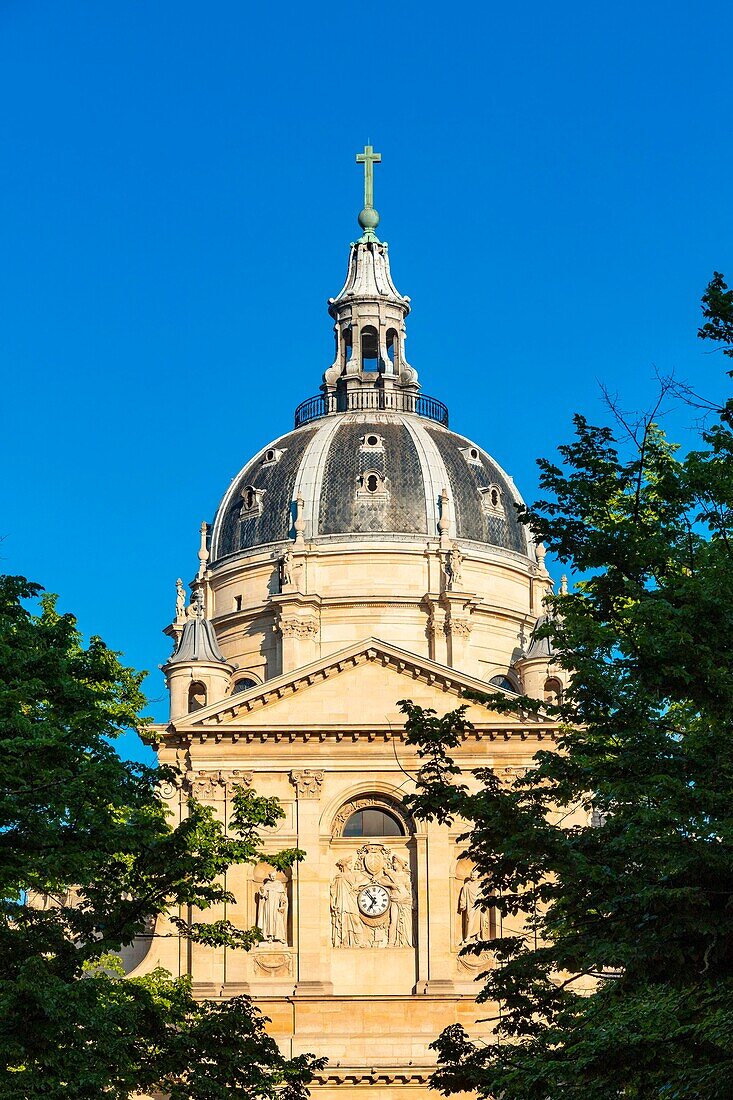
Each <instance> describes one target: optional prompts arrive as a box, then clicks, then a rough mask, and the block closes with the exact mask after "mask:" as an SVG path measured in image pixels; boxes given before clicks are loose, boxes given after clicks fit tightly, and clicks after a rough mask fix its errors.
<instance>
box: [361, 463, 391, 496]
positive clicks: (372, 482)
mask: <svg viewBox="0 0 733 1100" xmlns="http://www.w3.org/2000/svg"><path fill="white" fill-rule="evenodd" d="M356 498H357V500H362V501H363V500H372V501H378V500H379V501H382V500H388V499H389V488H388V483H387V478H386V477H385V476H384V474H381V473H380V472H379V470H365V471H364V473H363V474H359V476H358V478H357V489H356Z"/></svg>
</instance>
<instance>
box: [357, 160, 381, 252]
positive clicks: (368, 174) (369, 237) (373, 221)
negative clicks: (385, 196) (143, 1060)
mask: <svg viewBox="0 0 733 1100" xmlns="http://www.w3.org/2000/svg"><path fill="white" fill-rule="evenodd" d="M381 159H382V154H381V153H375V152H374V148H373V146H371V145H365V146H364V152H363V153H357V154H356V163H357V164H363V165H364V209H363V210H362V212H361V213H360V214H359V225H360V226H361V228H362V229H363V230H364V236H363V237H362V238H361V240H362V242H364V241H376V240H377V237H376V234H375V233H374V230H375V229H376V228H377V226H378V225H379V214H378V213H377V211H376V210H375V209H374V165H375V164H379V162H380V161H381Z"/></svg>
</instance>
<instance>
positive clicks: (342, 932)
mask: <svg viewBox="0 0 733 1100" xmlns="http://www.w3.org/2000/svg"><path fill="white" fill-rule="evenodd" d="M336 867H337V872H336V875H335V877H334V880H333V882H332V883H331V942H332V943H333V946H334V947H361V946H362V942H361V934H362V931H363V928H364V926H363V924H362V920H361V915H360V913H359V905H358V903H357V900H356V889H357V887H356V880H355V878H354V874H353V872H352V870H351V866H350V863H349V861H348V859H340V860H339V861H338V862H337V864H336Z"/></svg>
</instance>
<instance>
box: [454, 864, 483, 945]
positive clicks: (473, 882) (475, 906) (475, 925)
mask: <svg viewBox="0 0 733 1100" xmlns="http://www.w3.org/2000/svg"><path fill="white" fill-rule="evenodd" d="M480 897H481V879H480V877H479V873H478V871H477V870H476V869H475V868H474V869H473V871H471V874H470V875H469V876H468V878H467V879H465V880H464V883H463V886H462V887H461V892H460V894H459V895H458V912H459V913H460V914H461V918H462V922H463V923H462V929H461V931H462V936H461V943H462V944H467V943H476V942H477V941H478V940H490V939H491V914H490V912H489V910H488V909H483V908H482V907H481V905H480Z"/></svg>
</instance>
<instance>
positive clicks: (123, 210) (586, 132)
mask: <svg viewBox="0 0 733 1100" xmlns="http://www.w3.org/2000/svg"><path fill="white" fill-rule="evenodd" d="M732 23H733V16H732V15H731V8H730V5H729V4H724V3H707V4H695V5H693V4H691V3H682V2H679V0H677V2H675V0H668V2H666V3H643V2H642V3H638V2H636V3H633V4H631V3H628V2H625V0H620V2H617V3H614V4H604V5H600V4H593V3H591V4H589V3H588V2H587V0H586V2H585V3H583V4H581V3H560V4H548V3H546V2H542V3H539V2H536V0H530V2H528V3H525V4H522V5H511V6H509V5H501V6H499V5H496V4H486V3H482V2H478V3H477V2H467V3H466V2H464V3H463V4H460V5H438V4H435V3H430V2H422V3H420V4H417V3H413V2H408V3H399V4H380V3H374V4H371V5H365V4H363V3H360V4H349V3H344V4H339V5H333V4H325V3H320V2H315V3H314V2H311V3H308V4H305V3H297V4H296V3H288V2H286V3H282V4H256V5H255V4H252V3H245V2H242V0H239V2H233V0H222V2H218V3H217V2H214V3H209V4H206V5H204V4H201V3H196V4H194V3H191V2H189V0H176V2H175V3H173V2H165V3H163V2H159V0H146V2H144V3H143V2H131V3H119V2H118V3H111V2H107V3H103V4H100V3H97V2H88V3H78V2H77V3H75V2H73V0H67V2H65V3H63V4H57V3H50V2H40V0H39V2H34V0H24V2H20V0H4V2H3V3H1V4H0V100H1V101H2V103H3V111H2V117H0V145H1V147H2V154H3V156H2V159H3V167H2V172H1V175H0V199H1V202H2V217H1V218H0V258H1V264H0V302H1V307H2V321H1V323H0V361H1V362H2V371H3V398H4V402H3V404H4V416H3V432H2V448H3V455H2V469H3V478H2V489H1V499H0V509H1V510H0V535H2V536H4V541H3V542H2V544H1V545H0V556H1V557H2V560H1V561H0V568H2V569H3V570H4V571H7V572H20V573H23V574H25V575H27V576H29V577H31V578H33V579H34V580H37V581H39V582H41V583H42V584H44V585H45V586H46V587H47V588H49V589H51V590H54V591H57V592H59V593H60V595H61V606H62V608H63V609H64V610H73V611H75V612H76V613H77V615H78V616H79V619H80V623H81V626H82V628H83V629H84V630H85V631H86V632H87V633H91V632H95V633H99V634H101V635H102V636H103V637H104V638H105V639H106V640H107V642H108V643H109V644H110V645H112V646H114V647H115V648H117V649H120V650H123V651H124V652H125V654H126V657H127V659H128V661H129V663H131V664H133V665H135V666H137V667H142V668H148V669H152V670H153V673H152V675H151V677H150V679H149V680H148V682H147V689H148V693H149V695H150V696H151V698H152V699H153V700H154V702H153V703H152V711H153V713H154V714H155V715H156V716H157V717H159V718H163V717H165V706H164V702H163V698H162V697H163V683H162V677H161V675H160V673H159V672H158V671H157V665H158V664H159V663H161V662H162V661H164V660H165V659H166V657H167V655H168V652H169V649H168V641H167V639H166V638H164V637H163V635H162V634H161V628H162V627H163V626H164V625H165V624H166V622H169V621H170V618H171V615H172V612H173V606H174V595H175V592H174V582H175V578H176V577H177V576H179V575H182V576H183V577H184V578H186V579H188V578H190V577H191V576H192V574H193V572H194V569H195V566H196V548H197V531H198V526H199V524H200V522H201V520H202V519H207V520H209V519H211V517H212V515H213V512H214V509H215V507H216V504H217V502H218V499H219V497H220V496H221V494H222V493H223V491H224V489H225V488H226V486H227V485H228V483H229V479H230V478H231V477H232V476H233V475H234V474H235V473H236V471H237V470H238V469H239V468H240V467H241V466H242V465H243V464H244V462H245V460H246V459H247V458H248V457H249V456H250V455H251V454H252V453H253V452H254V451H256V450H257V449H258V448H259V447H260V446H262V445H263V444H264V443H265V442H267V441H268V440H269V439H271V438H273V437H275V436H277V435H279V434H280V433H282V432H284V431H286V430H288V429H289V427H290V425H291V422H292V421H291V417H292V411H293V408H294V406H295V405H296V404H297V402H298V401H300V400H301V399H302V398H304V397H306V396H308V395H309V394H312V393H314V392H316V390H317V388H318V385H319V382H320V376H321V373H322V371H323V369H324V367H325V366H327V365H328V363H329V362H330V355H331V351H332V336H331V321H330V319H329V317H328V315H327V313H326V309H325V300H326V298H327V297H328V296H329V295H332V294H335V293H336V292H337V291H338V289H339V287H340V285H341V281H342V277H343V274H344V271H345V264H346V259H347V246H348V244H349V242H350V241H351V240H353V239H354V237H355V236H356V235H357V227H356V222H355V217H356V214H357V212H358V210H359V207H360V204H361V187H362V183H361V170H360V169H357V167H356V166H355V164H354V154H355V152H356V151H357V150H358V149H359V148H360V147H361V146H362V145H363V144H364V142H365V141H366V140H367V139H368V138H371V140H372V141H373V143H374V145H375V147H376V148H377V149H378V150H379V151H380V152H381V153H382V155H383V161H382V164H381V165H379V166H377V168H376V169H375V177H376V204H377V206H378V208H379V210H380V212H381V215H382V223H381V226H380V234H381V235H382V237H383V238H385V239H387V240H388V241H389V242H390V248H391V256H392V268H393V274H394V276H395V280H396V282H397V285H398V287H399V289H400V290H401V291H402V293H404V294H409V295H411V297H412V300H413V313H412V315H411V317H410V318H409V319H408V325H409V329H408V353H409V356H410V359H411V361H412V363H413V364H414V365H415V366H416V367H417V368H418V369H419V371H420V375H421V379H422V381H423V384H424V388H425V391H426V392H427V393H430V394H434V395H435V396H438V397H440V398H442V399H443V400H445V401H447V403H448V404H449V406H450V410H451V422H452V425H453V426H454V427H455V428H456V429H457V430H459V431H461V432H463V433H465V434H467V435H469V436H471V437H473V438H474V439H476V440H478V441H480V442H481V443H482V444H483V445H485V446H486V447H487V448H488V449H489V450H490V451H491V452H492V453H493V454H494V455H495V456H496V457H497V458H498V460H499V461H500V462H501V463H502V464H503V465H504V466H505V467H506V468H507V469H508V470H509V472H510V473H512V474H513V475H514V477H515V479H516V481H517V484H518V485H519V487H520V489H521V490H522V491H523V492H524V495H525V497H528V498H532V496H533V494H534V492H535V489H536V471H535V466H534V460H535V458H536V457H537V456H538V455H548V454H551V453H552V452H553V451H554V448H555V446H556V445H557V444H558V443H559V442H561V441H563V440H565V439H567V438H568V435H569V430H570V429H569V421H570V417H571V415H572V413H573V412H574V411H575V410H582V411H584V412H586V413H587V414H588V415H589V416H590V417H591V418H600V417H601V416H602V415H603V412H602V409H601V402H600V397H599V390H598V381H599V380H600V381H603V382H605V383H606V384H607V385H608V386H610V387H611V388H612V389H615V390H618V391H619V393H620V394H621V395H622V399H623V403H624V405H625V406H627V407H631V408H633V407H638V406H643V405H646V404H647V403H648V402H649V401H650V399H651V396H652V393H653V390H654V370H655V368H657V369H659V370H660V371H662V372H665V373H666V372H669V371H671V370H672V369H674V370H675V371H677V373H678V374H679V375H680V377H682V378H684V379H686V380H688V381H690V382H691V383H693V384H694V385H696V386H697V387H698V388H699V389H701V390H704V391H705V392H706V393H708V394H710V395H712V396H718V395H720V394H721V393H722V392H723V389H724V386H723V380H722V375H723V367H724V364H723V363H722V362H721V359H720V357H719V356H715V355H714V354H713V355H711V354H709V352H708V349H707V348H706V345H703V344H701V343H700V342H699V341H697V340H696V338H695V333H696V329H697V325H698V317H699V309H698V302H699V297H700V294H701V292H702V290H703V288H704V286H705V283H706V282H707V280H708V278H709V277H710V275H711V273H712V271H713V270H714V269H716V268H717V269H719V270H722V271H724V272H727V273H728V274H729V275H730V276H731V277H732V278H733V255H732V253H731V228H732V225H731V222H732V217H733V204H732V203H731V176H732V170H733V142H732V141H731V132H730V117H731V111H730V104H731V101H732V99H733V96H732V92H733V78H732V76H731V72H732V69H731V64H730V42H731V31H732V30H733V26H732ZM673 422H674V426H675V428H676V429H680V428H681V426H682V423H683V419H681V418H680V416H679V415H678V416H677V417H673Z"/></svg>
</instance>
